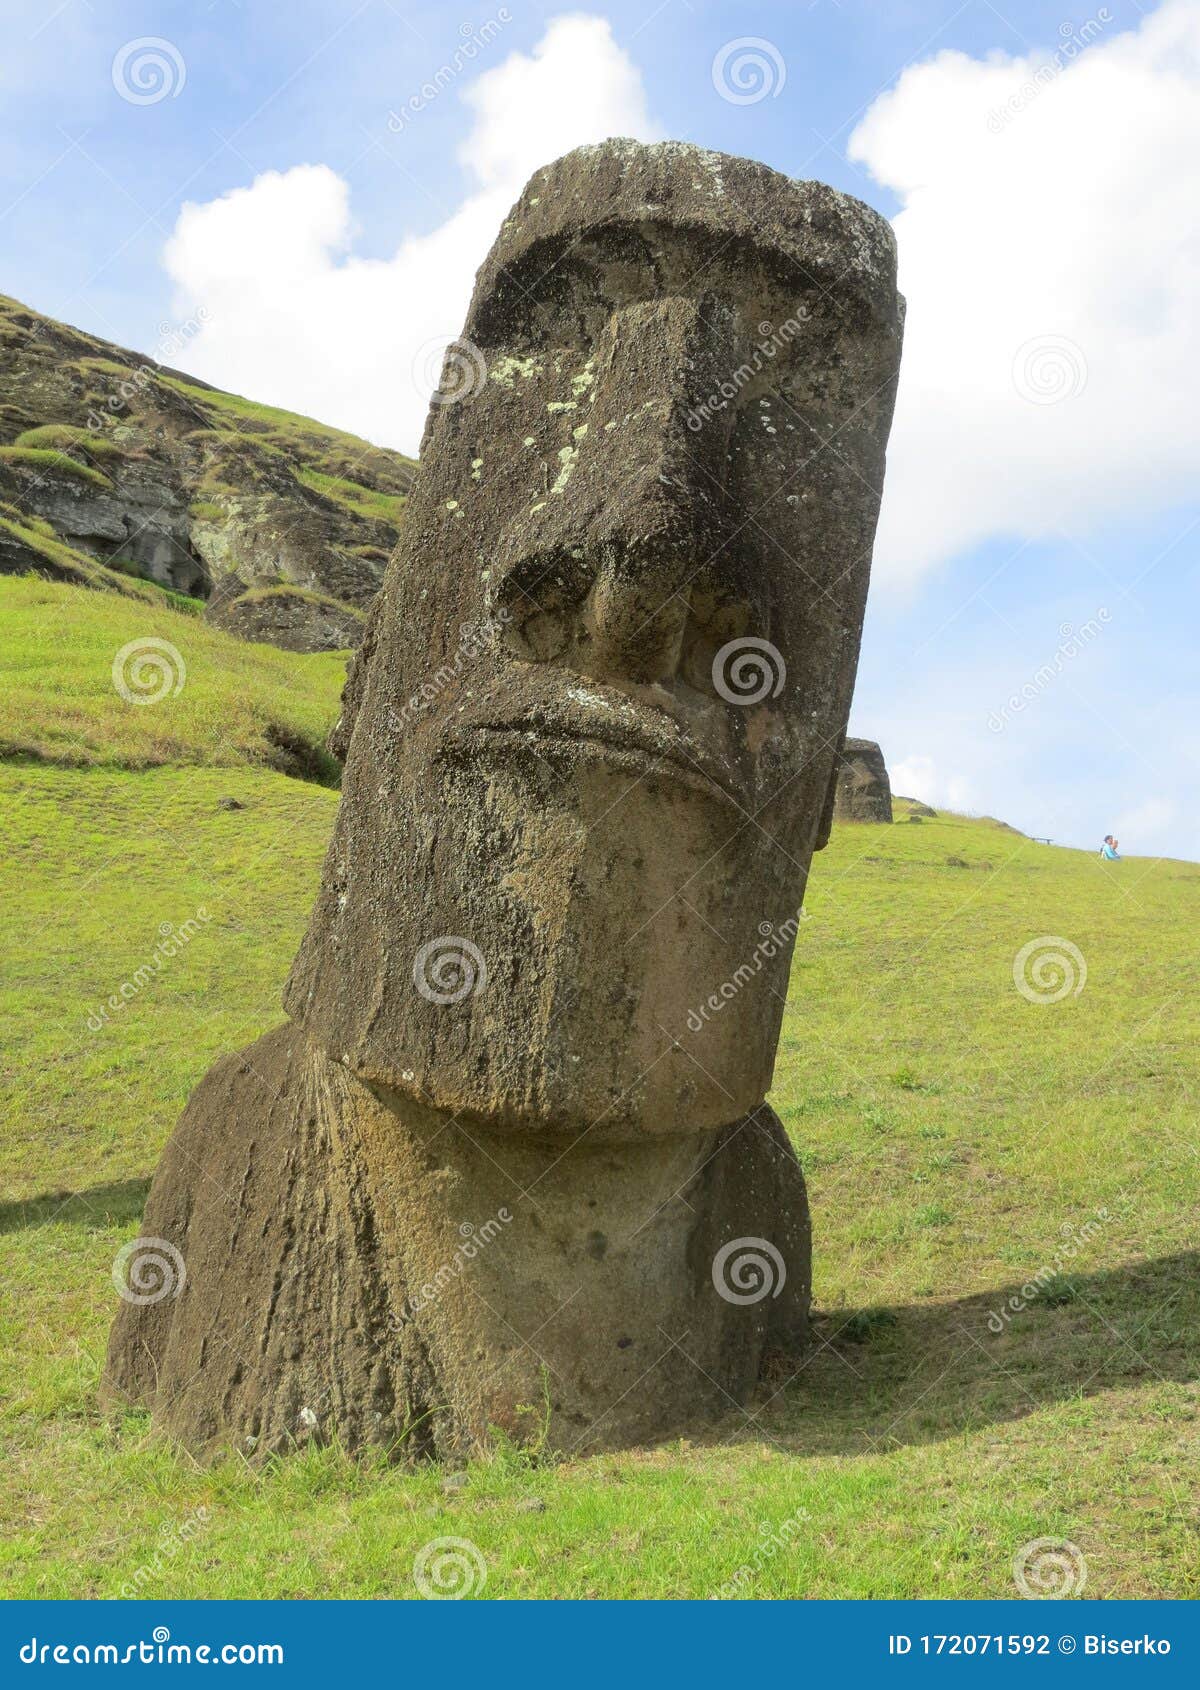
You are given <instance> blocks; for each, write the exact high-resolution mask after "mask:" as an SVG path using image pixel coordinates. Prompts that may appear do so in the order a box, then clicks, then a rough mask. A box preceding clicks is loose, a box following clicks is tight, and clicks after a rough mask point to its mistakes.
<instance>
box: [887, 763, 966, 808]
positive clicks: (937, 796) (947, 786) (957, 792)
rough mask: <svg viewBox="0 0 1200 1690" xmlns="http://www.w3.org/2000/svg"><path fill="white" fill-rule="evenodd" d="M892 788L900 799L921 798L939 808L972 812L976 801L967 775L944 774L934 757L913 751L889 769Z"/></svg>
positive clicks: (925, 802)
mask: <svg viewBox="0 0 1200 1690" xmlns="http://www.w3.org/2000/svg"><path fill="white" fill-rule="evenodd" d="M888 774H889V778H890V780H891V783H892V791H893V792H894V793H896V794H897V795H898V796H899V797H901V798H919V799H920V800H921V802H922V803H923V804H928V805H930V806H931V807H932V808H934V809H936V808H938V806H942V807H944V808H945V809H947V810H956V811H958V812H960V813H964V812H966V813H970V811H971V808H972V803H973V790H972V786H971V782H970V781H969V780H968V779H967V777H966V776H965V775H953V774H945V773H943V772H942V770H940V769H939V768H938V765H937V763H936V762H935V761H934V759H933V758H932V757H927V756H925V755H924V754H923V753H913V754H912V755H911V756H908V757H902V758H901V759H900V761H899V762H898V763H894V764H893V765H892V766H891V768H890V769H889V771H888Z"/></svg>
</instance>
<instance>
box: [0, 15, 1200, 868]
mask: <svg viewBox="0 0 1200 1690" xmlns="http://www.w3.org/2000/svg"><path fill="white" fill-rule="evenodd" d="M55 3H56V0H39V3H38V4H36V5H34V4H27V3H26V0H9V3H8V4H7V5H6V8H5V34H6V49H7V51H6V56H5V60H4V62H3V63H2V64H0V99H2V101H3V105H2V108H0V110H2V114H3V115H2V117H0V254H2V256H3V267H2V270H0V289H2V290H3V291H5V292H7V293H10V294H13V295H15V296H16V297H18V298H21V299H24V300H25V301H26V302H27V303H29V304H31V305H33V306H35V307H36V308H37V309H39V310H42V311H45V312H48V313H50V314H52V315H55V316H61V317H65V318H66V319H67V320H69V321H71V322H74V323H78V324H80V325H82V326H83V327H85V328H88V329H91V330H93V331H95V332H97V333H100V334H103V335H106V336H109V337H110V338H113V339H116V340H119V341H121V342H123V343H124V344H127V345H131V346H134V347H137V348H139V349H144V350H147V351H149V352H151V353H153V352H155V350H156V348H157V347H159V346H160V345H162V344H163V341H164V336H169V335H173V336H174V338H173V339H172V341H171V347H172V350H171V354H170V357H169V360H168V361H170V362H173V363H177V364H182V365H183V366H184V367H186V368H192V369H195V370H196V372H197V373H198V374H201V375H205V376H207V377H208V378H209V379H212V380H217V381H220V382H221V383H222V384H223V385H227V386H230V387H233V388H236V389H238V390H240V391H244V392H248V393H251V394H252V395H253V396H254V397H256V398H261V399H266V400H274V401H275V402H278V403H283V404H291V405H294V406H296V408H299V409H305V410H309V411H312V412H313V413H314V414H317V415H321V416H323V417H326V418H327V419H328V420H330V421H334V422H338V423H341V424H343V425H344V426H347V427H352V428H356V429H358V430H359V431H360V432H363V433H366V434H368V435H369V436H370V437H372V438H375V439H383V440H385V442H386V443H389V444H395V445H401V446H403V445H406V444H410V443H411V436H412V433H413V430H414V428H415V427H416V426H418V425H417V423H416V422H415V421H414V419H415V418H419V414H420V410H421V407H422V405H423V403H424V397H425V395H424V394H423V392H422V391H421V380H420V375H419V371H418V370H417V365H418V361H419V358H420V357H422V356H423V352H422V349H423V348H425V347H426V345H427V344H428V343H429V342H431V341H433V340H436V339H437V337H438V336H439V335H440V336H441V337H442V338H443V339H444V338H446V337H448V336H450V335H452V334H454V333H455V332H456V329H457V326H458V322H459V321H460V320H461V303H462V302H463V301H465V293H466V290H467V289H468V288H469V282H470V271H471V268H472V265H473V263H474V262H477V261H478V258H479V257H481V256H482V252H481V251H479V250H477V249H478V246H479V241H480V239H481V235H480V231H481V229H483V228H484V227H485V226H487V227H489V228H490V229H491V230H494V228H495V226H496V222H497V221H498V217H497V214H496V212H495V207H496V206H497V205H503V204H504V203H506V202H507V201H510V200H511V198H512V197H514V195H515V192H516V190H517V188H519V186H520V181H521V180H522V179H523V177H524V176H525V175H526V174H527V173H528V170H529V169H531V168H533V167H534V166H535V165H536V164H537V163H538V162H541V161H543V160H544V159H546V158H549V157H553V156H556V155H557V154H558V153H559V152H561V151H563V150H565V147H566V146H567V145H571V144H575V142H576V141H577V140H578V139H592V138H598V134H604V133H637V134H642V135H645V136H646V137H647V138H651V137H653V136H671V137H676V138H681V139H686V140H692V141H696V142H699V143H701V144H703V145H706V146H710V147H714V148H718V149H720V150H723V151H728V152H733V153H742V154H747V155H750V156H752V157H755V158H759V159H762V160H764V161H765V162H766V163H768V164H770V165H773V166H774V167H776V168H777V169H779V170H782V171H785V172H786V173H788V174H789V175H793V176H817V177H819V178H821V179H823V180H825V181H827V182H830V183H832V184H833V185H834V186H835V187H838V188H841V189H843V190H845V191H847V192H849V193H853V194H857V195H859V196H860V197H862V198H864V199H866V200H867V201H869V202H870V203H871V204H872V205H874V206H876V207H877V208H878V209H879V210H881V211H882V212H884V213H885V215H887V216H889V217H892V218H894V219H895V220H896V227H897V234H898V239H899V242H900V251H901V276H902V284H903V285H904V287H905V291H906V292H907V294H908V297H909V311H910V316H909V339H908V346H907V349H906V364H905V373H904V377H903V383H904V385H903V386H902V393H901V403H900V406H899V407H898V413H897V426H896V432H895V434H894V436H893V451H892V454H891V460H890V469H889V484H888V489H887V494H886V502H885V515H884V523H883V525H882V526H881V535H880V547H879V550H878V554H877V569H876V580H875V585H874V587H873V590H872V599H871V605H870V609H869V612H868V622H867V629H866V635H865V641H864V653H863V663H862V667H861V670H860V677H859V685H858V692H857V697H856V702H855V709H854V716H853V721H852V728H853V730H854V731H856V732H860V733H863V734H866V735H869V736H870V737H873V738H878V739H879V740H880V741H881V743H882V744H883V746H884V750H885V753H886V754H887V757H888V761H889V763H890V764H891V765H892V767H893V769H894V770H895V771H896V775H897V785H898V786H899V787H900V789H901V790H914V789H916V790H917V791H918V793H919V795H921V796H925V797H928V798H929V799H930V800H931V801H932V802H934V803H945V804H948V805H954V806H956V807H960V808H967V809H971V810H975V811H980V812H984V813H990V814H994V815H998V816H1001V817H1003V818H1004V819H1006V820H1008V821H1010V822H1012V823H1014V824H1015V825H1016V826H1019V827H1021V828H1022V829H1024V830H1025V831H1027V832H1030V833H1034V834H1038V835H1046V836H1049V837H1051V838H1053V839H1055V840H1057V841H1061V842H1064V843H1071V844H1078V845H1092V844H1095V843H1097V842H1098V840H1099V837H1100V836H1101V835H1102V834H1104V833H1106V832H1109V831H1112V830H1115V831H1117V832H1118V833H1119V834H1120V836H1121V840H1122V846H1123V849H1125V850H1127V851H1129V852H1131V853H1143V854H1169V855H1177V856H1187V857H1192V858H1196V857H1200V787H1198V783H1197V773H1198V770H1200V726H1198V724H1200V712H1198V710H1197V704H1198V702H1200V697H1198V695H1200V681H1198V679H1197V664H1196V661H1195V656H1194V648H1195V643H1196V613H1197V591H1196V588H1197V558H1198V554H1200V526H1198V524H1200V501H1198V496H1197V493H1196V491H1195V489H1196V488H1197V486H1198V485H1200V482H1198V480H1197V475H1196V470H1197V467H1198V466H1197V459H1198V458H1200V421H1198V419H1197V414H1196V413H1197V410H1198V407H1197V406H1196V404H1195V397H1194V396H1195V393H1196V391H1197V390H1200V341H1198V339H1197V330H1196V328H1195V326H1194V325H1193V322H1192V318H1193V316H1194V314H1195V313H1194V299H1195V297H1196V291H1197V287H1198V286H1200V231H1198V227H1197V224H1198V216H1197V201H1198V199H1200V196H1198V195H1197V194H1196V190H1195V183H1194V179H1193V180H1189V176H1190V175H1191V173H1193V172H1194V169H1195V165H1194V160H1195V158H1196V157H1197V156H1200V0H1167V3H1165V4H1163V5H1161V6H1158V7H1152V6H1137V5H1132V4H1123V3H1121V0H1112V3H1111V4H1109V5H1107V6H1094V5H1092V4H1091V0H1082V5H1081V8H1080V9H1079V10H1078V11H1077V12H1075V13H1069V12H1065V10H1064V8H1063V6H1062V5H1061V0H1058V3H1056V4H1055V5H1054V6H1053V7H1051V6H1048V5H1032V4H1020V5H1017V4H1012V3H1008V0H1005V3H1004V4H1002V5H994V4H991V3H990V0H965V3H962V4H955V3H954V0H938V3H933V0H912V3H905V0H899V3H896V4H883V3H881V0H878V3H875V0H814V3H813V4H812V5H807V4H805V3H804V0H799V3H798V4H791V5H784V4H777V5H736V6H735V5H711V4H705V3H703V0H666V3H665V4H663V5H660V6H658V7H657V9H656V8H655V6H654V5H652V4H643V3H638V4H624V3H615V0H614V3H608V4H595V5H587V4H585V5H582V6H579V7H576V8H570V7H566V6H563V5H547V4H523V3H521V0H509V4H507V5H506V6H503V7H501V6H497V5H493V4H491V3H490V0H485V3H482V4H480V5H478V6H475V7H473V8H471V9H466V8H460V7H456V8H454V9H450V8H447V7H439V6H429V5H426V6H412V5H406V4H404V3H403V0H365V3H361V4H356V3H355V0H348V3H346V4H334V3H333V0H290V3H289V4H287V5H282V4H267V3H265V0H262V3H260V0H212V3H211V4H207V3H206V0H196V3H194V4H188V5H183V4H167V3H163V0H138V3H125V0H112V3H106V0H65V4H62V5H61V6H59V8H58V10H57V11H56V10H55V9H54V7H55ZM564 19H565V20H567V21H566V22H563V20H564ZM489 20H490V22H491V24H492V26H493V27H492V29H491V30H490V31H484V28H483V26H485V25H486V24H488V22H489ZM556 20H557V21H556ZM481 35H484V36H487V37H488V38H486V39H483V40H482V42H481V45H480V46H479V48H478V49H477V51H475V52H474V53H473V54H471V55H470V57H469V60H468V58H466V57H464V55H463V45H464V43H466V42H469V41H471V40H472V39H479V38H480V37H481ZM147 38H154V39H155V40H156V41H158V42H159V43H160V45H159V46H157V47H152V48H150V49H147V48H145V47H142V48H137V47H134V48H133V49H130V46H129V44H131V43H133V44H136V43H141V42H144V41H145V40H146V39H147ZM746 38H753V40H754V42H756V43H757V45H751V46H749V47H747V46H746V45H744V43H745V40H746ZM731 43H734V44H737V43H743V45H741V46H738V45H734V46H733V47H732V48H731V47H730V44H731ZM164 44H165V45H164ZM456 50H457V52H458V57H457V58H456V57H455V54H456ZM139 52H140V54H141V55H142V62H143V69H146V66H147V63H148V61H146V60H145V55H146V53H147V52H149V53H151V54H152V55H154V54H156V55H157V57H158V63H159V70H160V71H161V73H162V74H163V75H164V76H165V78H166V91H165V92H162V94H161V97H157V98H149V97H148V96H149V95H153V94H155V93H156V92H158V91H160V90H156V87H155V84H154V82H153V80H151V81H150V82H148V83H146V84H144V85H143V84H140V83H138V82H137V81H136V75H137V65H138V63H139V59H138V54H139ZM122 55H124V57H122ZM752 61H753V62H752ZM754 62H756V63H757V66H758V74H759V76H760V78H761V79H760V80H759V81H758V82H755V80H754V75H755V71H754ZM722 63H724V65H725V66H726V70H725V72H724V73H722V71H721V69H720V66H721V64H722ZM739 64H740V65H741V66H742V69H743V71H744V72H745V74H746V75H747V76H748V77H749V78H750V80H749V81H748V82H746V83H745V84H742V83H739V82H737V81H733V82H732V83H731V82H730V80H729V78H730V77H731V76H734V75H735V73H736V68H737V66H738V65H739ZM446 65H449V66H450V67H451V68H452V72H453V74H452V75H451V76H450V77H449V78H443V83H444V86H443V87H442V89H441V90H440V91H439V92H438V93H437V94H436V96H435V97H434V98H432V99H428V100H424V101H423V102H422V109H420V110H419V111H415V112H414V111H411V110H407V111H405V102H406V101H408V100H409V99H410V98H411V96H413V95H414V94H418V93H419V90H420V89H421V88H422V85H423V84H425V83H426V82H427V81H428V80H429V79H430V78H431V77H433V76H434V75H435V73H436V72H437V71H438V68H439V66H446ZM122 67H124V68H122ZM147 74H150V72H149V71H147ZM722 74H724V76H725V79H726V80H725V82H724V87H722ZM130 77H134V80H133V81H130V80H129V78H130ZM123 79H124V80H123ZM730 92H732V93H734V94H735V95H737V94H738V93H739V92H740V93H741V94H746V93H749V94H757V95H760V97H755V98H749V99H742V100H740V101H739V100H737V99H730V98H729V97H727V96H728V94H729V93H730ZM131 94H132V96H133V97H132V98H131V97H130V95H131ZM397 112H404V113H405V115H404V118H403V121H402V122H398V121H397V119H396V116H395V114H396V113H397ZM389 114H392V115H391V120H390V121H389ZM593 130H595V131H596V132H597V133H593V132H592V131H593ZM302 167H308V168H307V169H304V168H302ZM229 196H233V197H232V198H230V197H229ZM501 214H502V213H501ZM484 244H485V245H486V241H485V242H484ZM439 313H441V315H439ZM445 315H450V316H453V317H454V320H453V321H448V322H444V321H443V320H442V316H445ZM406 337H407V338H406ZM435 362H436V360H435ZM1014 698H1016V699H1017V700H1018V705H1017V706H1016V707H1014V706H1013V705H1012V702H1011V701H1012V700H1013V699H1014Z"/></svg>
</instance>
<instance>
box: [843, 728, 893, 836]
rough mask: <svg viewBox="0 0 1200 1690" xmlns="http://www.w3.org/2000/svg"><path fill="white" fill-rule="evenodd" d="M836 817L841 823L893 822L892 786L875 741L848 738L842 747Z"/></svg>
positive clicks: (881, 753)
mask: <svg viewBox="0 0 1200 1690" xmlns="http://www.w3.org/2000/svg"><path fill="white" fill-rule="evenodd" d="M833 814H834V819H835V821H841V822H890V821H891V819H892V786H891V782H890V781H889V780H888V772H887V764H886V763H885V762H884V760H883V752H882V751H881V750H880V749H879V747H878V745H877V744H876V743H875V741H874V740H873V739H848V740H847V741H846V743H845V745H844V746H843V747H842V758H841V766H840V767H839V769H838V778H837V796H836V798H835V799H834V804H833Z"/></svg>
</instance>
